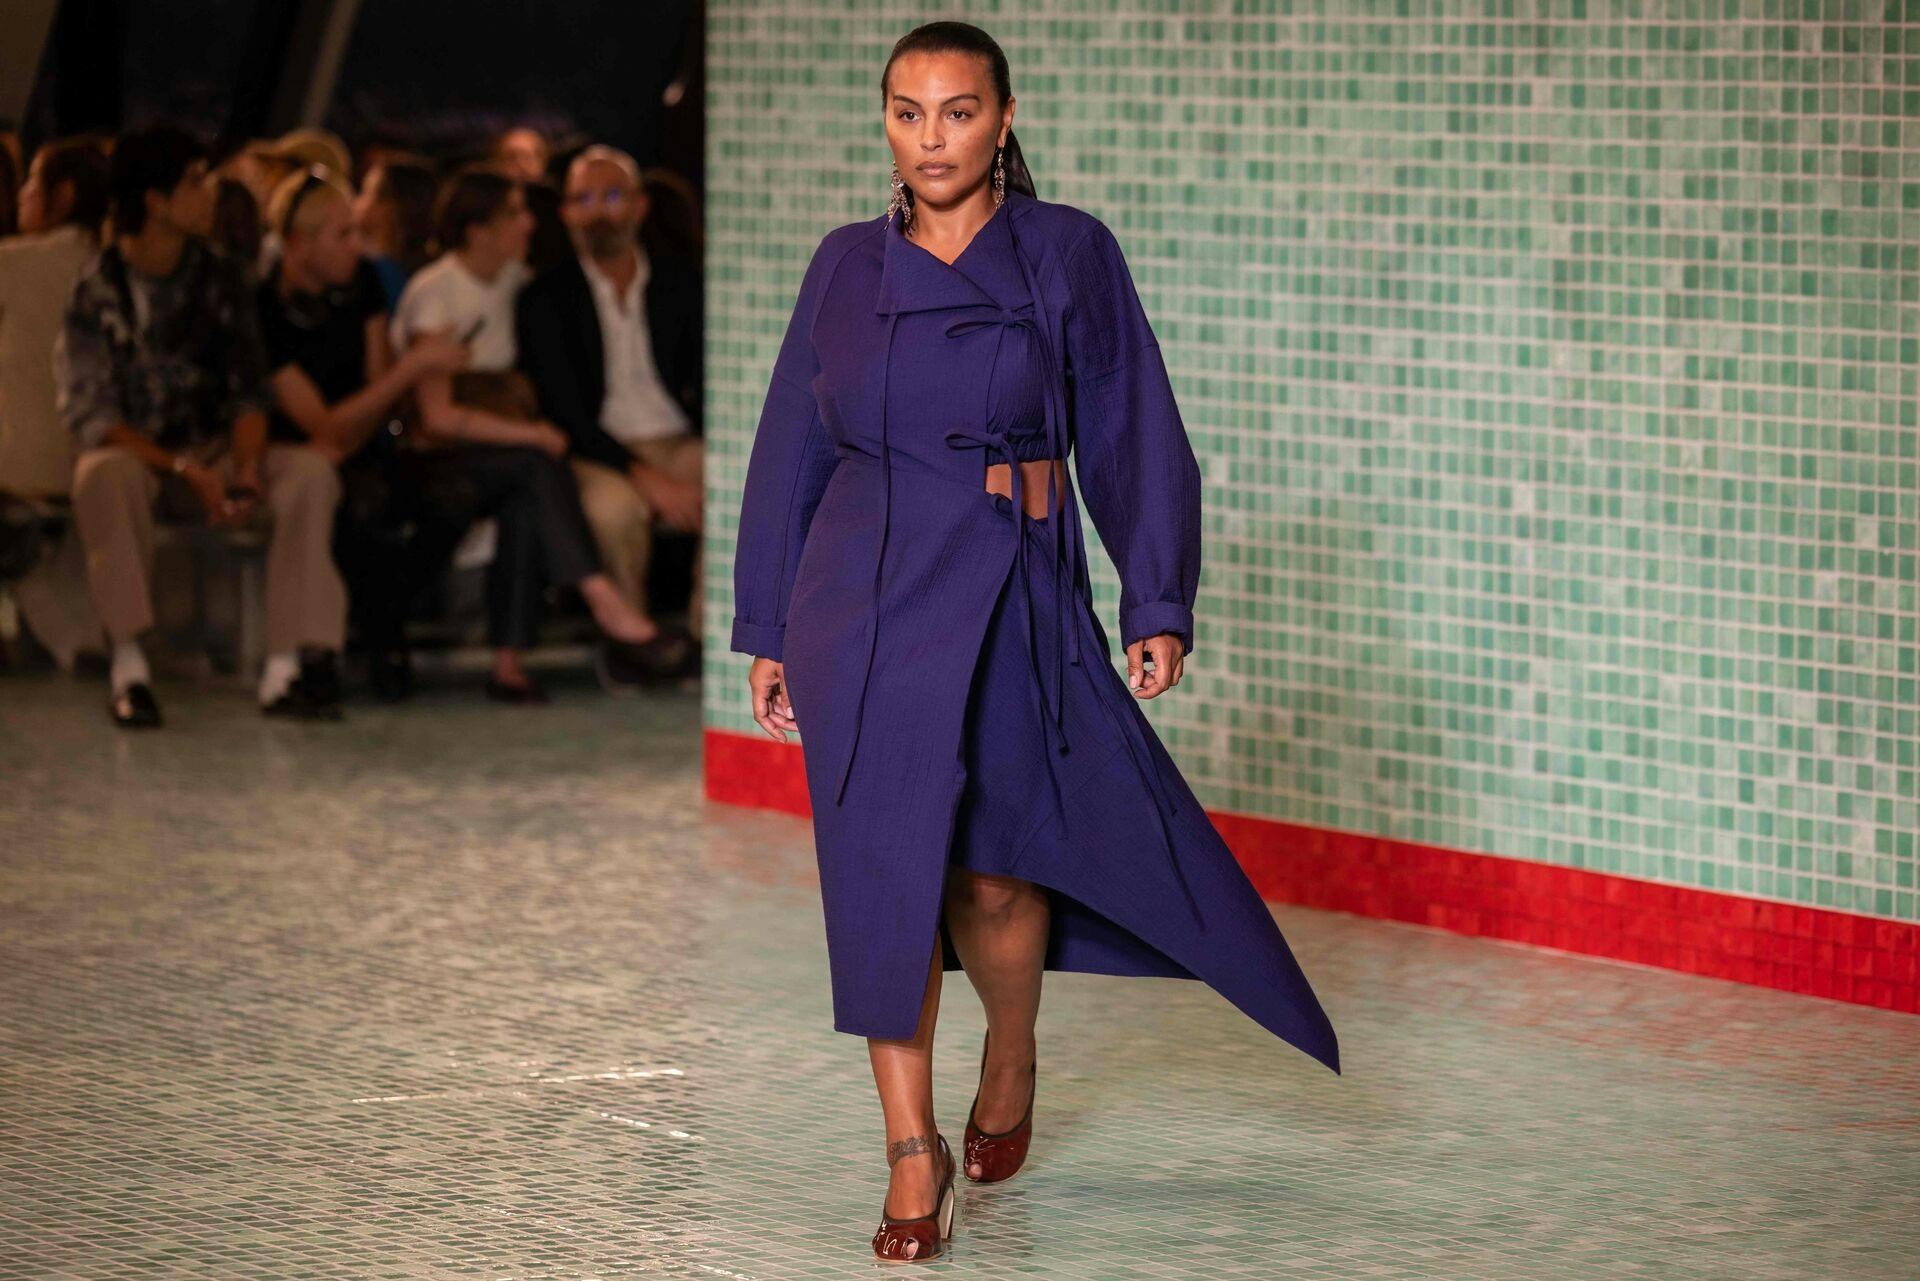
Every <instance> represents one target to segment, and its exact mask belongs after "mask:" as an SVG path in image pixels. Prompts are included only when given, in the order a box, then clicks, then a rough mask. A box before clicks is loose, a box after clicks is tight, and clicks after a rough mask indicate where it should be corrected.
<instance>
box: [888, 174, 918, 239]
mask: <svg viewBox="0 0 1920 1281" xmlns="http://www.w3.org/2000/svg"><path fill="white" fill-rule="evenodd" d="M896 213H897V214H899V215H900V227H901V229H902V230H903V231H904V230H905V229H906V226H907V221H908V219H910V218H912V217H913V206H912V205H910V204H908V203H907V184H906V182H905V180H903V179H902V178H901V177H900V165H899V162H897V161H896V162H895V163H894V166H893V199H891V200H889V201H888V202H887V221H888V222H892V221H893V216H894V215H895V214H896Z"/></svg>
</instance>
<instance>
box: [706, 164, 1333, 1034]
mask: <svg viewBox="0 0 1920 1281" xmlns="http://www.w3.org/2000/svg"><path fill="white" fill-rule="evenodd" d="M1070 449H1071V450H1072V451H1073V454H1074V456H1075V459H1076V461H1075V464H1074V467H1075V469H1076V470H1077V472H1078V476H1079V484H1078V486H1077V488H1078V489H1079V490H1081V491H1083V492H1084V493H1085V495H1086V504H1087V511H1088V514H1089V515H1091V516H1092V518H1093V522H1094V525H1095V528H1096V529H1097V530H1098V531H1099V534H1100V540H1101V544H1102V545H1103V546H1104V547H1105V548H1106V549H1107V551H1108V552H1109V553H1110V554H1111V555H1112V557H1113V559H1114V562H1115V566H1116V568H1117V569H1118V571H1119V576H1120V584H1121V590H1120V610H1119V619H1118V622H1119V626H1120V640H1121V644H1122V645H1123V646H1124V645H1126V644H1130V643H1131V642H1133V641H1135V640H1137V639H1139V638H1141V637H1145V636H1152V635H1155V634H1157V633H1160V632H1171V633H1174V634H1175V635H1178V636H1179V637H1180V638H1181V640H1182V641H1183V642H1184V643H1185V644H1186V646H1187V650H1188V652H1189V653H1191V652H1192V650H1193V601H1194V595H1195V592H1196V591H1197V590H1198V587H1199V582H1200V469H1199V465H1198V463H1197V462H1196V461H1195V458H1194V454H1193V449H1192V446H1191V444H1190V443H1189V442H1188V439H1187V434H1186V428H1185V426H1184V425H1183V423H1182V422H1181V419H1180V412H1179V409H1178V407H1177V406H1176V405H1175V403H1174V398H1173V390H1172V386H1171V384H1170V383H1169V381H1168V378H1167V371H1166V365H1165V363H1164V362H1163V360H1162V359H1161V355H1160V348H1159V344H1158V342H1157V340H1156V339H1155V337H1154V333H1153V330H1152V328H1151V327H1150V326H1149V325H1148V322H1147V317H1146V313H1145V311H1144V309H1143V308H1142V307H1141V304H1140V299H1139V296H1138V294H1137V293H1136V292H1135V290H1134V286H1133V280H1132V277H1131V276H1130V275H1129V273H1128V271H1127V265H1126V262H1125V260H1124V258H1123V257H1122V255H1121V251H1120V245H1119V243H1118V241H1116V240H1115V239H1114V236H1113V233H1112V232H1111V231H1110V230H1109V229H1108V228H1107V227H1106V225H1105V224H1104V223H1102V222H1100V221H1099V220H1098V219H1097V218H1095V217H1094V216H1093V215H1091V214H1089V213H1086V212H1085V211H1083V210H1080V209H1077V208H1075V207H1073V206H1071V205H1066V204H1058V203H1054V202H1051V201H1045V200H1039V199H1036V198H1034V197H1031V196H1026V195H1022V194H1020V193H1018V192H1012V191H1009V192H1008V193H1007V194H1006V199H1005V201H1004V203H1002V204H1001V205H1000V206H999V207H998V208H997V209H996V210H995V211H994V213H993V216H992V217H991V218H989V219H988V220H987V222H986V223H985V224H984V225H983V226H982V227H981V228H980V230H979V231H978V232H977V233H976V234H975V235H974V237H973V239H972V240H971V241H970V242H969V243H968V245H967V247H966V249H965V250H964V251H963V252H962V253H961V254H960V256H959V257H958V258H956V259H955V260H954V261H953V262H952V263H951V264H949V263H945V262H942V261H941V260H940V259H939V258H938V257H937V256H935V255H934V254H933V253H931V252H930V251H929V250H927V249H926V248H925V247H923V246H921V245H918V244H916V243H914V242H913V241H911V240H908V239H907V238H906V237H905V236H904V235H903V234H902V226H901V223H900V220H899V219H891V220H890V219H888V218H886V217H884V216H882V217H876V218H873V219H871V220H868V221H865V222H856V223H849V224H847V225H846V226H843V227H839V228H836V229H835V230H833V231H831V232H829V233H828V234H827V235H826V237H825V238H824V239H822V240H821V242H820V245H819V247H818V248H817V249H816V250H815V251H814V254H813V259H812V261H811V262H810V263H809V264H808V266H807V271H806V275H805V277H804V279H803V280H802V281H801V285H800V294H799V297H798V299H797V300H796V301H795V303H794V309H793V318H792V320H791V321H790V322H789V324H788V327H787V332H786V337H785V340H784V341H783V342H782V344H781V348H780V353H779V356H778V357H777V358H776V360H775V362H774V367H773V376H772V380H771V383H770V385H769V387H768V390H767V399H766V404H765V408H764V410H763V411H762V413H761V417H760V423H759V427H758V429H757V434H756V435H755V438H754V443H753V452H752V456H751V458H750V460H749V462H748V468H747V478H746V486H745V491H744V494H743V498H742V504H741V511H740V525H739V544H738V548H737V551H736V555H735V561H734V593H735V595H734V600H735V615H734V621H733V634H732V644H731V647H732V648H733V649H734V650H737V651H739V652H741V653H746V654H757V655H761V656H764V657H767V658H772V659H776V660H779V661H781V662H782V663H783V665H784V670H785V678H786V683H787V693H788V697H789V698H790V699H791V701H792V703H793V708H794V718H795V720H796V722H797V723H798V724H799V726H800V732H801V737H802V740H803V745H804V747H805V756H804V762H805V768H806V777H807V790H808V793H809V795H810V797H811V799H812V803H813V822H814V844H815V852H816V854H817V856H818V860H819V864H820V889H821V899H822V906H823V908H824V911H825V915H826V930H827V951H828V960H829V967H830V970H831V974H832V983H833V1009H834V1027H835V1028H836V1030H838V1031H842V1032H848V1033H852V1034H855V1035H860V1036H871V1037H887V1038H905V1037H911V1036H912V1035H913V1033H914V1030H915V1027H916V1025H917V1023H918V1020H919V1012H920V1000H921V995H922V992H923V988H924V983H925V978H926V972H927V963H928V958H929V948H931V947H933V946H941V947H943V949H944V952H945V965H946V967H947V968H948V969H953V968H956V967H957V966H958V964H959V962H958V959H957V957H956V956H955V954H954V952H953V950H952V946H951V943H950V942H948V941H947V940H946V938H945V931H944V929H943V927H942V926H941V923H940V904H941V895H942V889H943V884H944V878H945V875H946V869H947V865H948V863H949V862H950V861H952V862H959V863H962V864H966V865H970V866H974V867H977V868H979V869H980V870H985V871H996V872H1003V873H1005V874H1009V875H1015V876H1019V877H1022V878H1024V879H1027V880H1030V881H1033V882H1035V883H1037V884H1040V885H1043V886H1045V887H1046V888H1047V889H1048V890H1049V891H1050V894H1049V898H1050V901H1051V904H1052V908H1053V925H1052V932H1051V937H1050V942H1049V947H1048V954H1047V958H1046V965H1047V968H1049V969H1057V970H1079V971H1083V972H1090V973H1100V974H1118V975H1137V976H1149V975H1151V976H1161V977H1172V978H1197V979H1201V980H1203V981H1205V982H1206V983H1207V984H1209V985H1210V986H1211V987H1213V988H1214V989H1215V990H1217V991H1218V992H1220V993H1221V994H1222V995H1223V996H1225V997H1226V998H1227V999H1229V1000H1231V1001H1232V1002H1233V1003H1234V1004H1235V1005H1237V1006H1238V1007H1239V1008H1240V1009H1241V1010H1243V1011H1245V1012H1246V1013H1247V1014H1248V1015H1249V1016H1250V1017H1252V1018H1253V1019H1254V1020H1255V1021H1257V1022H1258V1023H1260V1024H1261V1025H1262V1026H1263V1027H1265V1028H1267V1029H1268V1030H1270V1031H1272V1032H1273V1033H1275V1034H1276V1035H1278V1036H1280V1037H1282V1038H1284V1039H1285V1040H1287V1041H1288V1042H1289V1043H1291V1044H1292V1045H1295V1046H1297V1047H1298V1048H1299V1049H1301V1050H1303V1051H1304V1052H1306V1053H1307V1054H1309V1055H1311V1056H1312V1057H1314V1058H1315V1059H1317V1060H1319V1061H1320V1062H1322V1063H1324V1064H1326V1065H1327V1066H1328V1067H1330V1068H1332V1069H1333V1070H1334V1071H1336V1072H1338V1071H1339V1070H1340V1068H1339V1050H1338V1046H1337V1043H1336V1041H1335V1037H1334V1032H1333V1028H1332V1025H1331V1024H1330V1023H1329V1022H1328V1019H1327V1016H1326V1014H1325V1013H1324V1012H1323V1011H1322V1010H1321V1008H1320V1004H1319V1001H1318V1000H1317V999H1316V998H1315V996H1314V993H1313V989H1312V988H1311V987H1310V986H1309V985H1308V983H1307V980H1306V977H1305V976H1304V975H1303V974H1302V973H1301V971H1300V967H1299V965H1298V964H1297V963H1296V962H1295V961H1294V958H1293V955H1292V953H1291V952H1290V951H1289V949H1288V947H1287V944H1286V941H1285V939H1283V938H1282V937H1281V934H1280V931H1279V929H1278V927H1277V926H1275V924H1274V921H1273V917H1272V914H1271V913H1270V912H1269V911H1268V910H1267V907H1266V904H1265V903H1263V902H1262V901H1261V899H1260V896H1259V895H1258V893H1257V892H1255V890H1254V888H1253V886H1252V885H1251V884H1250V883H1249V882H1248V880H1247V878H1246V875H1245V873H1244V872H1242V871H1241V869H1240V866H1239V864H1238V863H1237V862H1236V861H1235V860H1234V857H1233V854H1232V852H1231V851H1230V850H1228V849H1227V847H1226V844H1225V842H1224V841H1222V840H1221V838H1220V835H1219V833H1218V832H1217V831H1216V830H1215V828H1214V826H1213V824H1212V821H1211V820H1210V819H1208V818H1207V816H1206V814H1205V812H1204V811H1203V810H1202V809H1201V807H1200V804H1199V802H1198V801H1197V800H1196V799H1195V798H1194V796H1193V793H1192V791H1191V790H1190V789H1189V787H1188V786H1187V784H1186V781H1185V780H1184V779H1183V778H1182V777H1181V775H1180V771H1179V770H1178V768H1177V767H1176V766H1175V765H1174V763H1173V760H1172V758H1171V757H1169V756H1168V754H1167V752H1166V750H1165V748H1164V747H1163V746H1162V745H1161V743H1160V741H1159V738H1158V737H1157V736H1156V735H1155V733H1154V731H1153V727H1152V725H1151V723H1150V722H1149V721H1148V720H1147V718H1146V716H1145V713H1144V712H1143V711H1142V709H1141V707H1140V706H1139V700H1137V699H1136V698H1135V697H1134V696H1133V694H1132V693H1131V692H1129V690H1128V689H1127V686H1126V682H1125V680H1124V679H1123V678H1122V677H1121V675H1120V673H1119V672H1118V671H1116V670H1115V668H1114V663H1113V660H1112V658H1111V657H1110V653H1111V651H1110V649H1109V645H1108V641H1107V636H1106V633H1105V631H1104V630H1102V628H1101V626H1100V623H1099V620H1098V619H1097V618H1096V617H1095V615H1094V612H1093V610H1092V608H1091V604H1090V601H1091V591H1090V587H1089V578H1088V574H1087V567H1086V548H1085V540H1084V538H1083V536H1082V532H1081V522H1080V515H1079V509H1078V504H1077V502H1076V498H1075V490H1076V486H1075V485H1074V484H1073V483H1071V482H1069V483H1068V484H1066V485H1064V486H1061V487H1060V488H1059V489H1058V491H1057V492H1051V491H1054V487H1053V486H1052V485H1049V487H1048V488H1049V490H1050V495H1049V502H1048V505H1047V511H1048V514H1047V515H1046V516H1045V517H1038V518H1036V517H1030V516H1027V515H1026V514H1025V505H1024V503H1023V501H1022V496H1021V494H1020V490H1019V484H1020V476H1021V472H1020V469H1019V468H1015V469H1014V470H1013V472H1012V479H1013V483H1014V486H1015V488H1014V493H1013V497H1012V498H1011V499H1009V498H1007V497H1003V496H1001V495H997V494H993V493H990V492H989V491H987V490H986V489H985V488H984V485H985V477H986V466H987V464H988V463H989V462H1005V461H1008V459H1009V458H1010V457H1011V458H1019V459H1022V460H1034V459H1042V458H1057V457H1066V456H1068V451H1069V450H1070ZM963 800H964V801H965V802H966V803H965V804H963Z"/></svg>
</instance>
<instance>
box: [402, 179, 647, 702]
mask: <svg viewBox="0 0 1920 1281" xmlns="http://www.w3.org/2000/svg"><path fill="white" fill-rule="evenodd" d="M437 222H438V225H439V240H440V243H441V245H443V246H445V247H446V252H445V253H443V254H442V255H441V256H440V257H439V258H436V259H435V260H434V261H433V262H431V263H429V264H427V265H426V266H425V267H422V268H421V269H420V270H419V271H418V272H416V273H415V274H414V277H413V279H412V280H410V281H408V282H407V288H406V292H405V293H403V294H401V296H400V306H399V307H398V308H397V309H396V310H395V312H394V316H393V344H394V349H395V350H396V351H400V352H403V351H405V350H406V349H407V348H408V347H409V346H411V345H412V344H413V343H414V342H415V341H418V340H419V339H420V338H421V337H422V336H423V335H425V334H429V333H441V334H445V335H448V336H450V337H453V338H456V339H459V340H460V341H462V342H464V343H466V344H467V346H468V347H469V348H470V350H471V353H472V355H471V363H470V367H469V368H468V369H466V370H465V371H463V372H461V373H459V374H457V375H451V376H449V375H434V376H430V377H427V378H424V379H422V380H421V382H420V386H419V390H418V393H417V399H418V401H419V407H420V435H421V437H422V438H423V441H424V443H425V444H427V445H428V446H429V447H439V448H445V449H452V450H456V451H458V452H457V463H458V465H459V466H460V467H461V468H462V470H463V471H464V473H465V475H466V476H467V478H468V480H469V482H470V483H471V484H472V485H473V486H474V488H475V489H476V491H478V492H479V493H480V495H481V503H482V506H483V507H484V508H485V509H487V510H488V511H489V513H490V514H492V515H494V516H495V517H496V518H497V523H498V529H499V539H498V542H497V545H496V550H495V552H494V558H493V562H492V564H491V565H490V566H489V572H488V584H487V586H488V591H487V595H488V602H489V608H488V614H489V625H488V631H489V636H490V639H491V641H492V643H493V645H494V646H495V661H494V669H493V674H492V676H491V677H490V678H489V680H488V682H487V691H488V693H489V694H490V695H491V696H493V697H495V698H499V699H502V700H505V701H508V702H539V701H544V699H545V697H546V695H545V692H544V691H542V690H541V689H540V687H539V686H538V685H536V684H535V683H534V682H533V681H532V680H531V679H530V678H529V677H528V676H527V674H526V671H525V669H524V668H523V667H522V665H521V663H520V650H521V649H522V648H524V647H525V646H527V645H530V644H532V643H533V641H534V639H535V630H536V627H537V624H538V621H539V608H540V598H541V595H542V586H543V579H544V581H545V582H551V583H554V584H558V585H562V586H571V587H575V588H577V589H578V590H579V592H580V595H581V597H582V599H584V600H585V601H586V603H587V606H588V608H589V609H590V610H592V612H593V617H594V621H595V622H596V623H598V624H599V626H600V629H601V631H602V632H604V633H605V634H606V636H607V637H608V638H610V643H609V644H608V645H605V646H603V647H602V651H601V657H602V676H603V679H609V680H611V681H612V682H614V683H618V684H628V683H632V682H633V681H636V680H638V679H640V678H641V677H642V676H643V675H644V674H645V670H646V668H645V661H646V660H645V657H644V656H643V655H640V654H636V653H634V652H633V651H632V648H631V647H634V646H638V645H641V644H643V643H645V642H648V641H653V640H655V639H656V638H657V637H658V636H659V628H658V627H656V626H655V625H654V623H653V622H652V620H650V619H648V618H647V617H646V616H645V615H643V614H641V613H640V612H639V611H638V610H636V609H635V608H634V607H633V605H632V603H631V602H630V601H628V600H627V598H626V597H625V596H623V595H621V594H620V589H619V588H618V587H616V586H615V585H614V583H613V580H612V579H610V578H608V577H607V575H606V573H605V571H603V570H602V569H601V568H600V561H599V556H598V554H597V552H596V551H595V548H594V545H593V535H592V533H591V532H590V531H589V530H588V528H587V521H586V517H585V516H584V515H583V514H582V513H581V511H580V495H579V491H578V490H576V489H575V488H574V482H573V473H572V472H571V471H569V470H568V468H567V464H566V462H565V455H566V452H567V436H566V433H565V432H563V431H561V430H560V429H559V428H558V427H555V426H554V425H553V424H552V423H551V422H548V421H547V420H546V419H544V418H542V417H541V416H540V413H539V403H538V400H537V399H536V398H535V396H534V394H533V390H532V388H531V387H530V386H529V385H528V384H527V380H526V378H525V377H524V376H523V375H521V374H520V373H519V371H518V370H516V369H515V368H514V361H515V357H516V355H517V350H516V347H515V344H514V315H513V308H514V299H515V296H516V295H517V294H518V293H519V291H520V287H521V286H522V285H523V284H525V283H526V279H527V274H528V273H527V268H526V264H525V262H524V258H525V255H526V251H527V237H528V235H529V234H530V233H531V231H532V218H531V216H530V215H529V214H528V213H527V206H526V201H525V199H524V197H523V194H522V191H521V187H520V184H519V183H517V182H515V181H514V180H513V179H511V178H509V177H507V176H506V175H505V174H503V173H501V172H500V171H499V170H497V169H494V168H493V167H491V166H489V165H471V166H467V167H465V168H463V169H461V170H460V171H459V172H457V173H456V174H455V175H454V176H453V177H452V178H451V179H450V180H449V181H448V183H447V186H446V189H445V191H444V192H443V193H442V195H441V198H440V203H439V208H438V213H437ZM611 642H618V643H611Z"/></svg>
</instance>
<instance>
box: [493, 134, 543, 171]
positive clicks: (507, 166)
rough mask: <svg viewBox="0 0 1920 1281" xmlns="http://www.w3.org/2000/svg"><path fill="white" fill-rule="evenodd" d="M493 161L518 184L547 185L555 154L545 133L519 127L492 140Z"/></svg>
mask: <svg viewBox="0 0 1920 1281" xmlns="http://www.w3.org/2000/svg"><path fill="white" fill-rule="evenodd" d="M493 159H494V161H495V163H497V164H498V165H499V166H500V167H501V168H502V169H504V170H506V172H507V174H508V176H509V177H511V178H513V179H514V181H516V182H521V183H527V182H545V181H546V180H547V170H548V167H549V166H550V165H551V164H552V163H553V152H552V149H551V148H549V147H548V146H547V138H546V135H545V134H543V133H541V132H540V131H539V130H538V129H535V128H533V127H532V126H531V125H516V126H514V127H513V128H511V129H508V130H506V131H505V132H504V133H502V134H501V135H500V136H499V137H497V138H495V139H494V140H493Z"/></svg>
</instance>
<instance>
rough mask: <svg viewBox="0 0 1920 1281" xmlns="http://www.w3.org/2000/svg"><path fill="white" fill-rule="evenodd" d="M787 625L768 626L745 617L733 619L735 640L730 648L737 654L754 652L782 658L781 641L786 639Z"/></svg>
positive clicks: (757, 655)
mask: <svg viewBox="0 0 1920 1281" xmlns="http://www.w3.org/2000/svg"><path fill="white" fill-rule="evenodd" d="M786 634H787V629H786V627H785V625H784V624H783V625H781V626H779V627H768V626H766V625H765V624H763V623H749V622H747V621H746V620H745V619H744V618H736V619H734V620H733V641H732V644H731V646H730V648H731V649H732V650H733V651H734V652H735V653H737V654H753V655H755V656H756V657H759V658H770V659H772V660H773V661H774V662H776V663H777V662H779V661H781V660H780V646H781V642H782V641H783V640H785V638H786Z"/></svg>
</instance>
